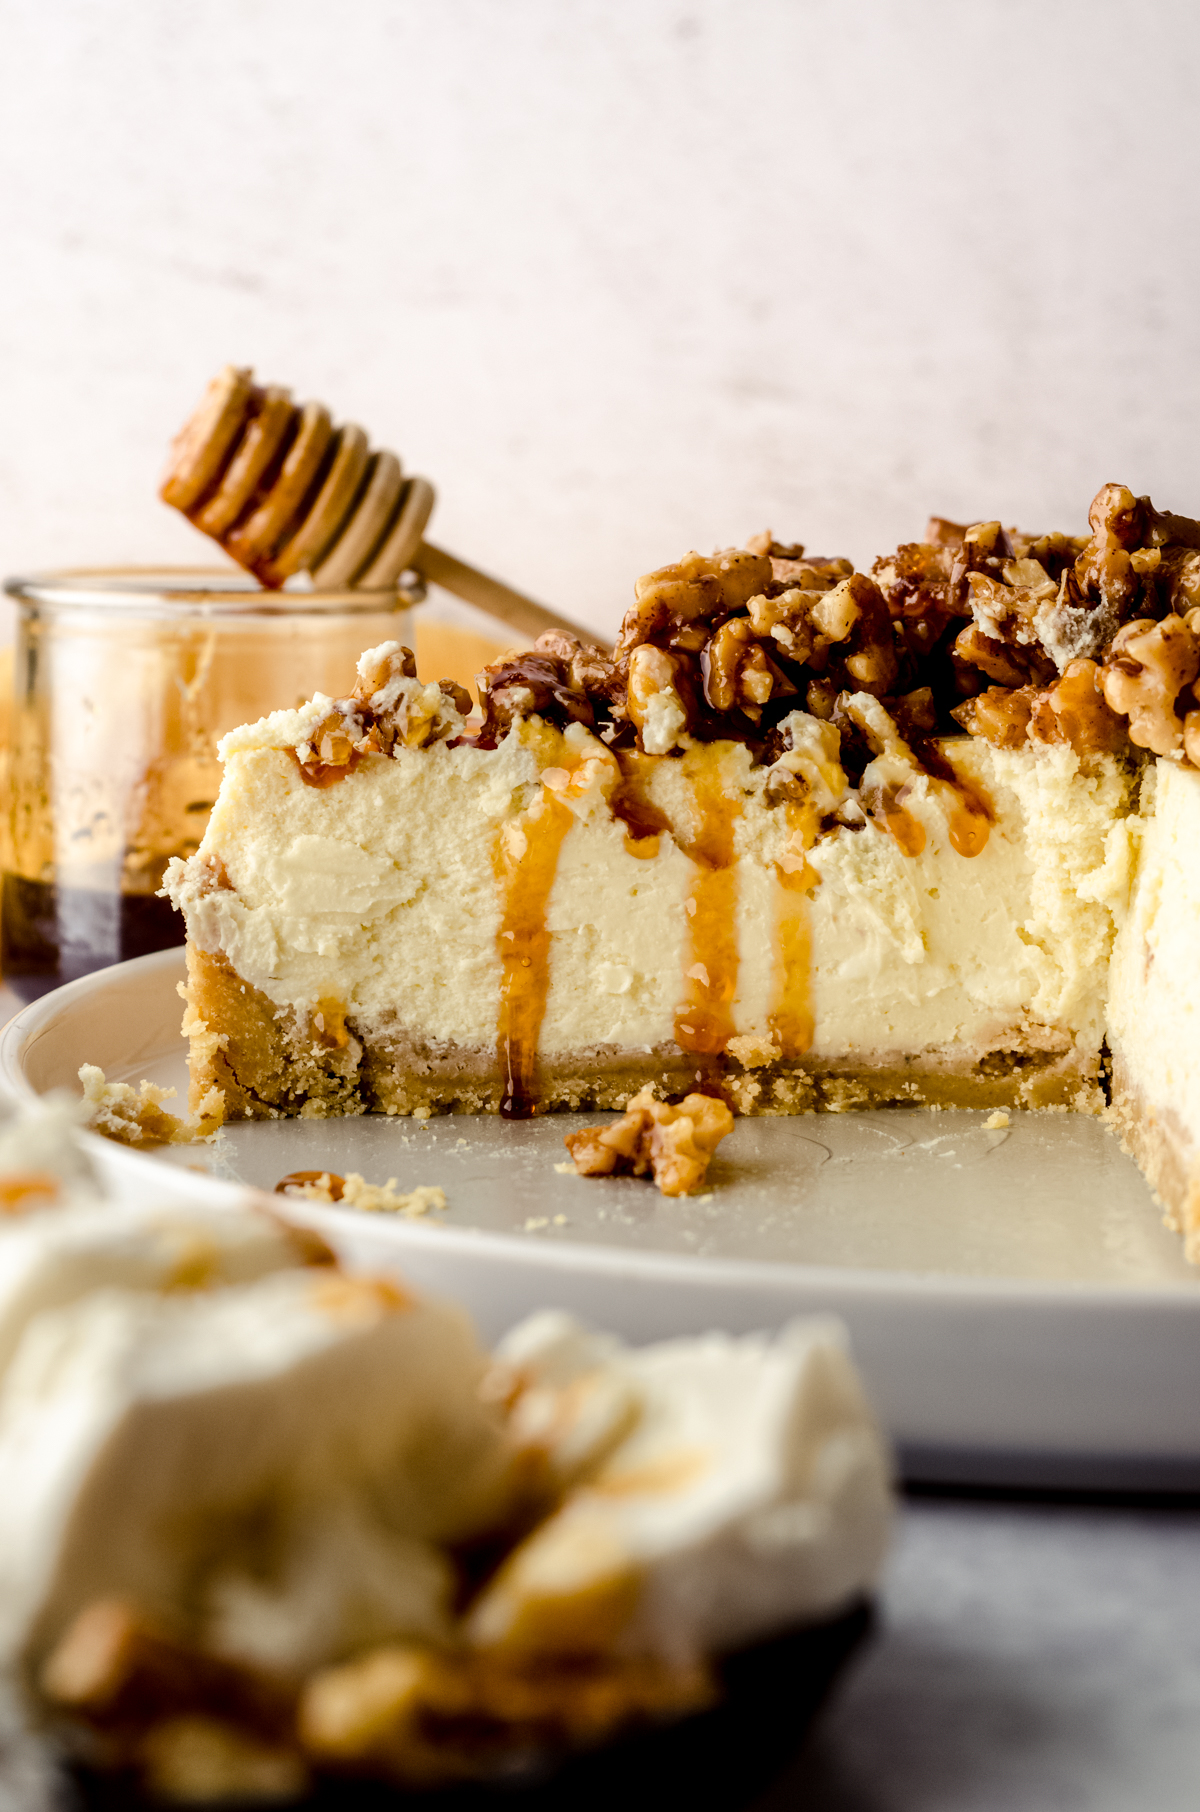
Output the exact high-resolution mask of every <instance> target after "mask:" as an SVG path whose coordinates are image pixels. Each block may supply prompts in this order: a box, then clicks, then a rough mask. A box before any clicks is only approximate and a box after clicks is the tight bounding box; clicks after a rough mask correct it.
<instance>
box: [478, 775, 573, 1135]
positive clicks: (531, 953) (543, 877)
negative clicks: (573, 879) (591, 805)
mask: <svg viewBox="0 0 1200 1812" xmlns="http://www.w3.org/2000/svg"><path fill="white" fill-rule="evenodd" d="M573 822H574V818H573V815H572V813H571V811H570V809H569V808H568V807H567V806H565V805H564V804H563V803H562V802H561V800H559V799H556V798H555V797H554V795H553V794H552V793H550V792H548V791H546V789H545V788H543V789H542V791H541V793H540V794H539V795H538V797H537V798H536V799H535V800H534V802H533V804H532V805H531V806H530V807H529V808H528V810H526V811H524V812H522V813H521V816H520V817H519V818H517V819H516V820H514V821H512V822H510V823H509V824H506V825H502V826H501V827H500V831H499V834H498V835H497V837H496V841H495V843H494V845H493V847H492V872H493V874H494V875H495V877H496V884H497V886H498V887H499V889H500V897H501V900H502V901H503V912H502V916H501V921H500V930H499V933H498V934H497V939H496V943H497V948H498V950H499V953H500V964H501V978H500V1012H499V1017H498V1020H497V1026H496V1055H497V1057H498V1059H499V1063H500V1069H501V1073H502V1075H503V1077H504V1094H503V1097H502V1099H501V1103H500V1112H501V1113H502V1114H503V1115H504V1117H505V1119H506V1120H523V1119H526V1118H528V1116H529V1115H530V1114H533V1113H536V1111H537V1096H536V1089H535V1076H536V1072H537V1048H538V1038H539V1036H540V1034H541V1029H542V1020H543V1018H544V1017H545V1013H546V996H547V994H548V992H549V988H550V931H549V928H548V926H547V924H546V906H547V903H548V901H549V899H550V889H551V888H552V887H553V885H554V877H555V874H556V873H557V871H558V853H559V850H560V849H561V848H562V842H563V838H564V837H565V836H566V834H567V832H568V831H569V830H570V828H571V825H572V824H573Z"/></svg>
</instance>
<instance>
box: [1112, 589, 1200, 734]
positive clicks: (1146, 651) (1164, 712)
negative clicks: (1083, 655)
mask: <svg viewBox="0 0 1200 1812" xmlns="http://www.w3.org/2000/svg"><path fill="white" fill-rule="evenodd" d="M1197 674H1200V610H1192V611H1189V612H1188V614H1187V616H1186V617H1176V616H1170V617H1165V618H1164V619H1163V621H1162V622H1161V623H1151V622H1145V621H1141V620H1139V621H1137V622H1133V623H1126V625H1125V627H1124V628H1123V629H1121V630H1119V631H1118V632H1117V635H1116V637H1115V638H1114V641H1113V644H1112V647H1111V649H1110V650H1109V654H1108V658H1107V660H1106V661H1105V663H1104V676H1103V686H1104V696H1105V698H1106V700H1107V701H1108V703H1109V705H1110V706H1111V707H1112V709H1113V711H1115V712H1119V713H1120V715H1121V716H1122V717H1127V718H1128V719H1129V740H1130V741H1131V742H1133V743H1136V744H1137V746H1138V748H1139V749H1151V750H1153V752H1154V754H1156V755H1178V754H1179V753H1180V751H1181V750H1182V748H1183V732H1184V717H1185V715H1190V714H1191V712H1192V711H1193V710H1194V709H1195V707H1196V704H1197V696H1196V692H1195V689H1194V682H1195V680H1196V676H1197ZM1181 704H1182V710H1181Z"/></svg>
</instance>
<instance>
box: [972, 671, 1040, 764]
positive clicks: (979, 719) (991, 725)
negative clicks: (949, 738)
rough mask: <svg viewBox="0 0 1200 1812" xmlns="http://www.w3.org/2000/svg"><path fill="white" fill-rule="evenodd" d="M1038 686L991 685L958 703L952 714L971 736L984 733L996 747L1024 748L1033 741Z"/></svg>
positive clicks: (986, 740) (983, 735) (985, 738)
mask: <svg viewBox="0 0 1200 1812" xmlns="http://www.w3.org/2000/svg"><path fill="white" fill-rule="evenodd" d="M1037 695H1038V688H1037V687H1036V686H1018V687H1016V688H1015V689H1013V688H1009V687H1007V686H989V687H988V688H987V690H986V692H980V693H978V694H977V695H976V696H975V697H974V698H969V699H967V700H966V702H965V703H964V704H961V705H958V706H956V708H955V709H954V710H953V711H952V712H951V714H950V715H951V716H952V717H953V718H954V719H955V720H956V721H957V722H958V723H960V724H961V725H962V727H963V729H964V730H966V731H967V732H968V734H969V735H971V736H981V737H982V738H983V739H984V741H985V742H990V743H991V745H992V747H993V748H996V749H1020V748H1023V747H1024V745H1025V744H1026V743H1027V742H1028V740H1029V720H1030V717H1031V716H1032V715H1033V703H1034V699H1035V698H1036V697H1037Z"/></svg>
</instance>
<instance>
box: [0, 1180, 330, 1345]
mask: <svg viewBox="0 0 1200 1812" xmlns="http://www.w3.org/2000/svg"><path fill="white" fill-rule="evenodd" d="M303 1262H304V1255H303V1249H302V1247H301V1244H300V1242H299V1240H298V1239H297V1236H296V1235H295V1234H294V1233H293V1232H292V1231H291V1230H290V1229H289V1228H288V1227H287V1226H285V1225H284V1223H283V1222H281V1221H279V1220H276V1219H275V1218H274V1216H272V1215H270V1214H264V1213H261V1212H259V1211H258V1210H255V1209H245V1210H239V1209H233V1208H213V1209H204V1208H199V1207H193V1208H182V1207H172V1208H170V1209H161V1208H128V1207H117V1206H116V1205H109V1204H107V1203H98V1204H95V1205H92V1206H84V1207H74V1208H63V1209H60V1210H58V1211H56V1212H54V1213H51V1214H40V1215H36V1216H31V1217H29V1218H27V1219H22V1220H16V1221H9V1222H4V1221H0V1378H2V1377H3V1374H4V1372H5V1370H6V1369H7V1367H8V1365H9V1363H10V1361H11V1359H12V1357H13V1354H14V1353H15V1352H16V1350H17V1348H18V1346H19V1344H20V1341H21V1337H22V1335H23V1334H24V1332H25V1329H26V1327H27V1326H28V1325H29V1323H30V1322H31V1321H32V1320H33V1318H34V1316H35V1315H39V1314H41V1313H43V1312H44V1311H45V1310H47V1309H59V1308H64V1307H66V1305H67V1304H69V1303H72V1302H77V1301H78V1300H79V1299H80V1298H81V1297H83V1296H86V1295H87V1294H88V1293H89V1292H90V1291H92V1290H99V1289H106V1288H112V1289H123V1290H156V1291H165V1290H194V1289H200V1288H211V1287H213V1286H215V1285H219V1284H227V1283H248V1282H251V1281H252V1280H253V1279H255V1278H258V1277H264V1276H266V1275H267V1274H268V1273H270V1272H272V1271H283V1270H290V1269H292V1268H294V1267H295V1266H297V1265H301V1264H303Z"/></svg>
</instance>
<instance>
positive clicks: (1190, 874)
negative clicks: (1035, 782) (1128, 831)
mask: <svg viewBox="0 0 1200 1812" xmlns="http://www.w3.org/2000/svg"><path fill="white" fill-rule="evenodd" d="M1141 827H1142V843H1141V853H1140V856H1139V859H1138V862H1137V883H1136V886H1135V888H1134V892H1133V900H1132V904H1131V907H1130V912H1129V916H1128V919H1127V921H1126V923H1125V925H1124V927H1123V929H1122V930H1121V932H1120V935H1119V936H1118V938H1117V944H1116V949H1115V951H1114V954H1113V964H1112V981H1111V993H1110V998H1109V1008H1108V1013H1109V1028H1110V1037H1111V1041H1112V1045H1113V1050H1114V1053H1115V1055H1116V1057H1117V1059H1118V1061H1119V1063H1120V1064H1122V1065H1123V1066H1124V1067H1125V1068H1126V1070H1127V1072H1128V1079H1129V1081H1130V1082H1131V1083H1132V1084H1133V1086H1134V1087H1135V1088H1136V1091H1137V1094H1138V1097H1139V1099H1140V1107H1139V1111H1140V1112H1142V1113H1144V1114H1148V1115H1150V1116H1152V1117H1153V1119H1155V1120H1158V1121H1159V1122H1161V1123H1162V1124H1163V1125H1164V1126H1165V1128H1166V1129H1167V1132H1168V1135H1169V1137H1170V1139H1171V1140H1172V1141H1173V1142H1174V1143H1175V1144H1176V1145H1177V1147H1178V1149H1179V1155H1180V1160H1181V1163H1182V1164H1183V1165H1184V1166H1185V1167H1186V1168H1187V1169H1189V1170H1194V1169H1195V1168H1196V1166H1197V1165H1198V1163H1200V773H1197V771H1196V770H1195V769H1194V768H1184V767H1181V766H1179V765H1178V764H1177V763H1175V762H1170V761H1160V762H1158V763H1157V772H1155V770H1154V769H1151V770H1150V773H1149V775H1148V784H1147V787H1146V797H1145V804H1144V808H1143V815H1142V820H1141ZM1180 1187H1182V1178H1181V1179H1180ZM1188 1231H1189V1233H1190V1234H1191V1239H1192V1244H1193V1246H1194V1245H1195V1242H1196V1232H1197V1230H1196V1229H1195V1228H1193V1227H1189V1228H1188Z"/></svg>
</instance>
